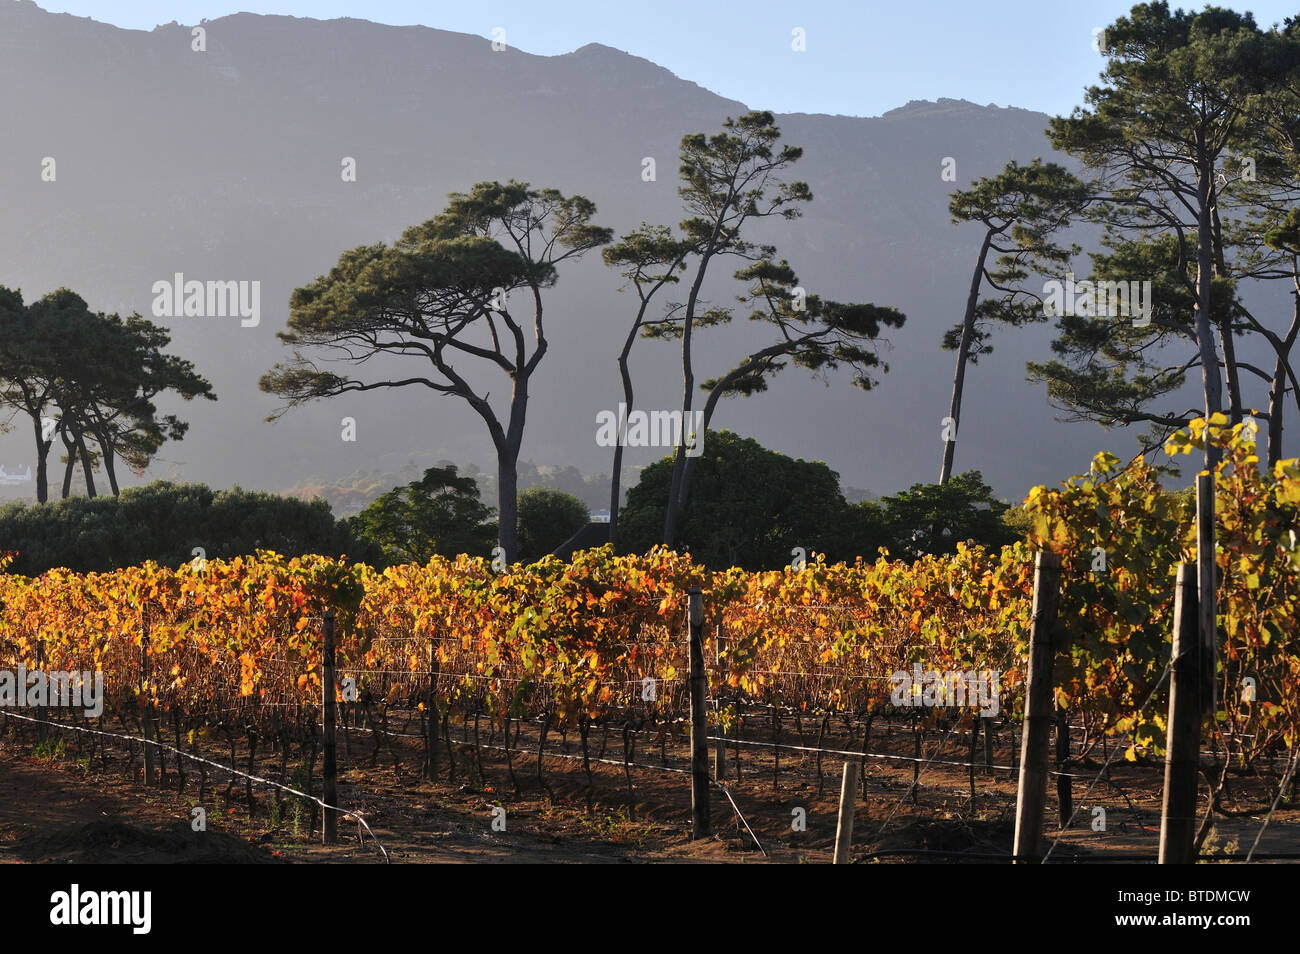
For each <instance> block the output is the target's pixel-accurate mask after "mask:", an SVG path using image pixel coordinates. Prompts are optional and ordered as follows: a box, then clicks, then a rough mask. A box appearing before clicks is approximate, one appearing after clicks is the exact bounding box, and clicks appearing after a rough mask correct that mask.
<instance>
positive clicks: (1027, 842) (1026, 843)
mask: <svg viewBox="0 0 1300 954" xmlns="http://www.w3.org/2000/svg"><path fill="white" fill-rule="evenodd" d="M1060 587H1061V558H1060V556H1058V555H1057V554H1055V553H1047V552H1044V551H1040V552H1039V553H1038V555H1037V556H1036V558H1035V560H1034V616H1033V621H1032V623H1031V624H1030V628H1029V675H1028V678H1027V681H1026V683H1025V726H1024V734H1023V737H1022V740H1021V749H1020V786H1019V790H1018V792H1017V794H1016V840H1015V845H1014V847H1013V849H1012V851H1013V852H1014V853H1015V855H1016V859H1017V860H1016V862H1015V863H1017V864H1023V863H1024V862H1022V861H1020V858H1021V857H1022V856H1025V857H1035V856H1037V854H1038V842H1039V839H1040V838H1041V836H1042V828H1043V802H1044V801H1045V799H1046V796H1047V743H1048V739H1049V736H1050V734H1051V728H1052V720H1053V718H1054V713H1053V711H1052V709H1053V705H1052V663H1053V661H1054V656H1053V646H1052V624H1053V622H1054V621H1055V620H1056V610H1057V606H1058V605H1059V603H1060V595H1061V590H1060Z"/></svg>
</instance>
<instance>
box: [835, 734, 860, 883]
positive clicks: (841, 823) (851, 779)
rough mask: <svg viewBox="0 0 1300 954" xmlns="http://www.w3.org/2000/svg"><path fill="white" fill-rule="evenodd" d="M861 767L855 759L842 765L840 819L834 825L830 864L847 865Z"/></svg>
mask: <svg viewBox="0 0 1300 954" xmlns="http://www.w3.org/2000/svg"><path fill="white" fill-rule="evenodd" d="M860 774H861V766H860V765H859V764H858V762H857V760H856V759H850V760H849V761H847V762H845V763H844V781H843V782H841V783H840V817H839V820H838V821H837V822H836V825H835V858H834V860H833V861H832V862H831V864H835V865H846V864H848V863H849V852H850V851H851V850H852V848H853V812H854V809H856V808H857V805H858V776H859V775H860Z"/></svg>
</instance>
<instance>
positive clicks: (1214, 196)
mask: <svg viewBox="0 0 1300 954" xmlns="http://www.w3.org/2000/svg"><path fill="white" fill-rule="evenodd" d="M1210 222H1211V226H1212V228H1213V233H1212V235H1213V237H1214V268H1215V273H1216V274H1219V275H1224V274H1227V270H1228V267H1227V265H1226V263H1225V261H1224V257H1223V226H1222V225H1221V224H1220V222H1219V194H1218V189H1217V188H1215V186H1214V184H1213V183H1211V185H1210ZM1219 342H1220V347H1221V348H1222V349H1223V367H1224V371H1225V372H1226V377H1227V381H1228V420H1229V423H1232V424H1240V423H1241V420H1242V416H1243V415H1244V413H1245V410H1244V408H1243V406H1242V401H1241V373H1240V369H1239V368H1238V367H1237V344H1236V342H1235V341H1233V338H1232V321H1231V319H1230V318H1229V317H1228V316H1227V315H1224V316H1223V318H1222V319H1221V320H1220V321H1219Z"/></svg>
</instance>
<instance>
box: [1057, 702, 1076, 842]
mask: <svg viewBox="0 0 1300 954" xmlns="http://www.w3.org/2000/svg"><path fill="white" fill-rule="evenodd" d="M1069 758H1070V713H1069V711H1068V710H1066V709H1057V710H1056V771H1057V772H1058V773H1059V774H1058V775H1057V776H1056V806H1057V814H1058V815H1059V816H1060V819H1061V827H1062V828H1064V827H1065V826H1066V825H1068V824H1069V823H1070V819H1071V817H1073V815H1074V792H1073V790H1072V789H1071V788H1070V776H1069V773H1068V772H1066V770H1065V769H1066V764H1065V763H1066V762H1067V761H1068V760H1069Z"/></svg>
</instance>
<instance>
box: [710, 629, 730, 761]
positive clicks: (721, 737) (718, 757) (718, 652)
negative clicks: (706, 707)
mask: <svg viewBox="0 0 1300 954" xmlns="http://www.w3.org/2000/svg"><path fill="white" fill-rule="evenodd" d="M713 651H714V654H715V656H716V658H717V660H718V679H719V681H721V680H722V679H724V678H725V677H726V672H727V664H726V662H725V660H724V657H723V655H722V624H721V623H719V624H718V632H717V635H716V636H715V637H714V640H713ZM714 705H715V706H716V705H717V700H714ZM716 728H717V733H718V738H717V739H716V740H715V741H714V743H713V777H714V778H715V779H717V780H718V781H719V782H721V781H723V780H724V779H726V777H727V741H726V736H727V734H726V733H725V732H724V731H723V730H722V720H721V719H718V725H717V727H716Z"/></svg>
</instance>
